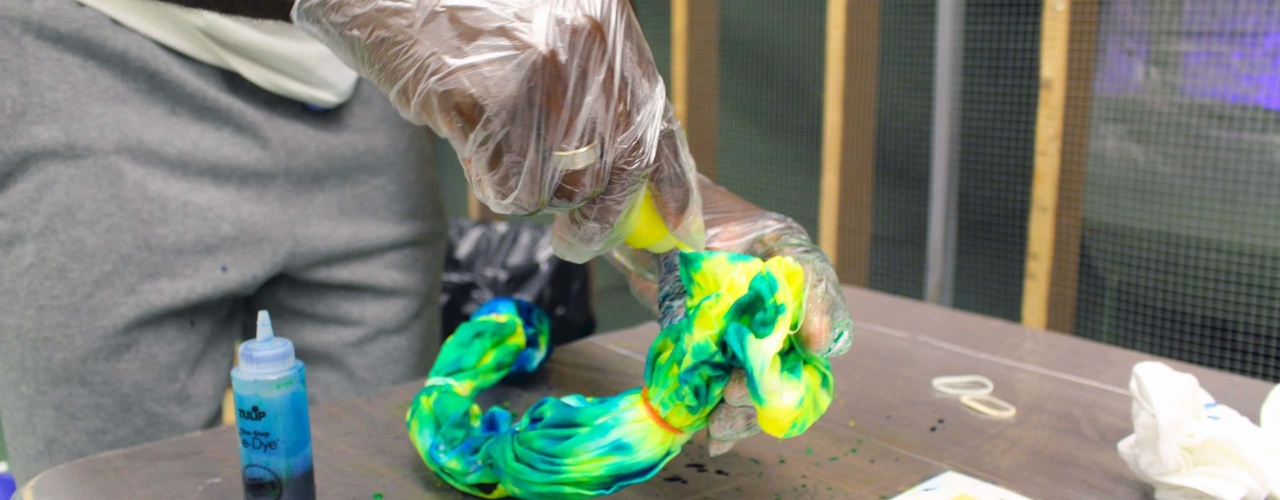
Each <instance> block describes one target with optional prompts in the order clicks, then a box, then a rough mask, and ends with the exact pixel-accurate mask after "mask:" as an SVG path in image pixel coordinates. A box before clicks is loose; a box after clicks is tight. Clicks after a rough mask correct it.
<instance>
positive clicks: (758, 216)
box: [610, 176, 853, 456]
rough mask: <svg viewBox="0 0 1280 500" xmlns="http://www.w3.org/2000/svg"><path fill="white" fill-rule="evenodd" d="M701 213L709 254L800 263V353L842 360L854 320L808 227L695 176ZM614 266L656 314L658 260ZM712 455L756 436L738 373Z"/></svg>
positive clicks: (646, 257) (716, 420)
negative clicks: (802, 293)
mask: <svg viewBox="0 0 1280 500" xmlns="http://www.w3.org/2000/svg"><path fill="white" fill-rule="evenodd" d="M698 188H699V191H700V192H701V195H702V200H703V206H702V212H703V216H704V217H705V219H704V220H705V222H706V231H707V236H706V238H707V239H706V249H707V250H719V251H727V252H736V253H743V254H749V255H754V256H757V257H760V258H765V259H767V258H770V257H775V256H780V255H785V256H789V257H791V258H793V259H795V260H796V261H797V262H799V263H800V265H801V266H802V267H803V268H804V271H805V280H806V281H807V283H806V287H805V290H806V291H805V313H804V319H803V320H802V323H801V325H800V332H799V334H798V337H799V341H800V344H801V346H802V347H803V348H804V349H807V350H808V351H809V352H812V353H815V354H818V355H822V356H828V357H830V356H838V355H841V354H844V353H845V352H846V351H848V350H849V344H850V342H851V341H852V339H853V335H852V325H853V321H852V319H850V317H849V311H848V309H847V307H846V306H845V301H844V292H843V291H842V290H841V288H840V280H839V278H838V277H837V276H836V272H835V269H834V268H833V267H832V266H831V262H830V261H829V260H828V259H827V256H826V254H824V253H823V252H822V250H821V249H820V248H818V246H817V245H815V244H814V243H813V241H812V240H810V239H809V236H808V234H806V233H805V230H804V228H802V227H800V225H799V224H797V223H796V222H795V221H793V220H791V219H790V218H788V217H786V216H783V215H780V214H777V213H773V212H769V211H767V210H764V209H762V208H760V207H757V206H755V205H752V204H751V203H750V202H747V201H746V200H743V199H742V198H739V197H737V196H735V195H734V194H733V193H730V192H729V191H728V190H726V189H724V188H722V187H720V186H717V185H715V184H714V183H712V182H711V181H710V180H709V179H707V178H706V177H703V176H698ZM612 257H613V258H612V259H611V260H610V261H611V262H612V263H614V265H615V266H616V267H618V268H620V270H622V271H623V272H624V273H625V274H626V275H627V277H628V281H629V284H630V286H631V291H632V292H633V293H634V294H635V295H636V297H637V298H638V299H639V300H640V301H641V302H642V303H644V304H645V305H647V306H649V307H650V308H651V309H653V310H654V312H655V314H656V307H657V292H658V287H657V281H656V279H657V272H658V267H657V264H656V259H654V256H653V254H650V253H647V252H643V251H639V250H634V249H630V248H626V247H619V248H618V249H617V250H615V251H614V252H613V254H612ZM708 429H709V433H710V436H711V455H712V456H716V455H720V454H723V453H725V452H727V451H729V449H730V448H732V447H733V444H734V443H736V442H737V441H739V440H741V439H744V438H746V437H749V436H752V435H755V434H758V433H759V432H760V427H759V425H758V424H757V423H756V418H755V409H754V408H753V407H752V405H751V399H750V395H749V394H748V392H747V386H746V378H745V377H744V375H743V373H742V372H741V371H737V372H735V373H733V375H732V378H731V379H730V381H729V384H728V386H726V387H725V391H724V401H723V402H721V404H720V405H719V406H717V407H716V409H715V410H713V411H712V413H711V422H710V425H709V427H708Z"/></svg>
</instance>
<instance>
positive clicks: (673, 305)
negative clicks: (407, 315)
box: [408, 252, 833, 499]
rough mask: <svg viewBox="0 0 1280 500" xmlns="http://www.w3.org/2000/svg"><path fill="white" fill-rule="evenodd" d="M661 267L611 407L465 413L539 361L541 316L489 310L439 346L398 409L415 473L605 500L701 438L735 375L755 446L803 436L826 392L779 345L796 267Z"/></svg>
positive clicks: (799, 301) (791, 319) (461, 485)
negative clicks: (759, 440) (657, 329)
mask: <svg viewBox="0 0 1280 500" xmlns="http://www.w3.org/2000/svg"><path fill="white" fill-rule="evenodd" d="M661 258H662V259H663V262H662V263H663V265H664V276H663V278H664V279H662V280H661V281H660V285H659V295H660V302H662V304H660V311H662V313H661V318H660V320H661V321H660V322H661V324H662V326H663V328H662V331H661V333H660V334H659V335H658V338H657V340H656V341H655V342H654V344H653V346H652V347H651V348H650V350H649V355H648V360H647V362H646V363H645V377H644V385H643V386H641V387H636V388H633V389H629V390H626V391H624V392H622V393H621V394H618V395H616V396H610V397H598V398H597V397H586V396H579V395H572V396H565V397H561V398H545V399H543V400H541V401H539V402H537V403H536V404H534V405H533V407H532V408H530V409H529V410H528V411H527V412H526V413H525V414H524V416H523V417H522V418H520V419H519V420H516V419H514V418H513V417H512V415H511V413H509V412H507V411H506V410H504V409H502V408H499V407H493V408H490V409H489V410H488V411H484V412H482V411H481V409H480V408H479V407H478V406H476V405H475V404H474V398H475V396H476V395H477V394H478V393H479V392H480V391H483V390H484V389H485V388H487V387H490V386H492V385H493V384H495V383H497V382H499V381H500V380H502V379H503V378H505V377H506V376H507V375H509V374H518V373H526V372H529V371H532V370H534V369H536V368H537V366H538V365H539V364H540V363H541V362H542V361H543V360H545V359H546V356H547V354H548V351H547V337H548V332H547V321H546V316H545V315H544V314H542V313H541V311H538V310H537V309H536V308H534V307H532V306H530V305H528V304H525V303H522V302H518V301H513V300H510V299H497V300H495V301H493V302H491V303H489V304H488V305H486V306H485V307H484V308H482V309H481V310H480V311H477V312H476V314H475V315H473V316H472V318H471V320H470V321H468V322H467V323H465V324H463V325H462V326H461V327H460V328H458V330H457V331H456V332H454V334H453V335H452V336H451V337H450V338H449V339H448V341H446V342H445V344H444V346H443V348H442V350H441V352H440V356H439V358H438V359H437V360H436V364H435V366H434V367H433V368H432V370H431V374H430V378H429V379H428V380H427V383H426V386H425V387H423V388H422V391H420V392H419V393H418V395H417V397H416V398H415V399H414V401H413V405H412V406H411V407H410V408H409V413H408V426H409V436H410V438H411V439H412V440H413V443H414V445H415V446H417V448H418V452H419V453H420V454H421V455H422V458H423V460H424V461H425V462H426V464H427V466H428V467H430V468H431V470H432V471H434V472H435V473H436V474H438V475H439V476H440V477H441V478H443V479H444V480H445V481H447V482H448V483H449V484H451V485H453V486H454V487H456V488H458V489H459V490H462V491H464V492H467V493H470V494H472V495H476V496H480V497H484V498H502V497H508V496H514V497H517V498H526V499H533V498H587V497H594V496H599V495H607V494H611V493H614V492H617V491H618V490H621V489H622V488H625V487H627V486H629V485H632V484H636V483H639V482H643V481H646V480H648V479H649V478H651V477H653V476H654V475H655V474H657V473H658V471H660V470H661V469H662V467H663V466H664V465H665V464H666V463H667V462H668V461H669V460H671V459H672V458H673V457H675V456H676V455H677V454H678V453H680V449H681V447H682V446H683V445H684V443H686V442H688V441H689V439H690V438H691V437H692V436H693V434H694V433H695V432H697V431H698V430H700V429H702V428H703V427H705V426H706V425H707V418H708V416H709V415H710V413H711V410H712V409H713V408H715V406H716V405H717V404H718V403H719V402H720V400H721V397H722V393H723V390H724V387H725V384H726V383H727V382H728V381H729V376H730V372H731V371H732V370H734V369H735V368H742V369H744V371H745V373H746V377H747V387H748V390H749V391H750V395H751V400H752V403H753V404H754V405H755V407H756V410H757V417H758V420H759V422H760V427H761V428H762V429H763V431H764V432H765V433H767V434H770V435H773V436H777V437H780V438H785V437H792V436H796V435H798V434H801V433H803V432H804V431H805V430H806V429H808V428H809V426H810V425H812V424H813V423H814V422H815V421H816V420H817V419H818V417H819V416H821V415H822V413H823V412H825V411H826V409H827V406H828V405H829V404H830V403H831V396H832V389H833V388H832V379H831V370H830V366H829V365H828V363H827V360H826V358H823V357H820V356H816V355H813V354H810V353H808V352H807V351H805V350H804V349H803V348H801V347H800V346H799V343H798V342H796V341H793V339H792V335H794V334H795V333H796V332H797V330H798V329H799V326H800V320H801V317H802V313H803V307H804V289H805V282H804V275H803V271H802V270H801V268H800V266H799V265H797V264H796V263H795V262H794V261H792V260H791V259H788V258H785V257H778V258H773V259H769V260H767V261H765V260H761V259H758V258H755V257H751V256H747V255H739V254H731V253H722V252H687V253H676V252H672V253H669V254H665V255H663V256H662V257H661ZM677 269H678V270H677ZM677 278H678V279H677Z"/></svg>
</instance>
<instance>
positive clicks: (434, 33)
mask: <svg viewBox="0 0 1280 500" xmlns="http://www.w3.org/2000/svg"><path fill="white" fill-rule="evenodd" d="M292 17H293V20H294V22H295V23H296V24H298V25H299V26H300V27H302V28H303V29H304V30H306V31H307V32H309V33H311V34H312V35H313V36H315V37H316V38H318V39H319V40H320V41H322V42H323V43H325V45H327V46H328V47H329V48H330V49H332V50H333V51H334V52H335V53H336V54H337V55H338V56H339V57H340V58H342V60H343V61H345V62H346V63H347V64H348V65H350V66H351V67H352V68H354V69H355V70H356V71H357V72H359V73H360V74H361V75H362V76H364V77H365V78H368V79H369V80H370V81H372V82H373V83H374V84H376V85H377V86H378V87H379V88H380V89H381V90H382V91H383V92H385V93H386V94H387V95H388V96H389V97H390V99H391V102H392V104H393V105H394V106H395V107H396V109H398V110H399V111H400V114H401V115H402V116H404V117H405V118H406V119H408V120H409V121H411V122H414V123H418V124H426V125H428V126H430V127H431V128H432V129H433V130H434V131H435V132H436V133H437V134H440V135H441V136H443V137H445V138H446V139H448V140H449V142H450V143H451V144H452V145H453V147H454V149H455V150H456V151H457V152H458V155H459V157H460V158H461V160H462V164H463V167H464V169H465V170H466V174H467V179H468V181H469V182H470V183H471V185H472V188H473V190H474V191H475V193H476V195H477V198H478V199H479V200H480V201H481V202H482V203H484V204H486V205H488V206H489V207H490V208H491V209H493V210H494V211H496V212H499V213H506V214H517V215H533V214H539V213H555V214H556V220H555V222H554V224H553V228H552V242H553V245H554V247H555V250H556V252H557V253H558V254H559V255H560V256H561V257H563V258H565V259H567V260H570V261H574V262H584V261H586V260H588V259H590V258H592V257H595V256H598V255H601V254H603V253H605V252H607V251H608V250H610V249H611V248H613V247H615V246H617V245H618V244H620V243H621V242H622V241H623V239H624V238H625V237H626V236H627V234H629V233H630V231H631V227H628V221H629V220H630V217H628V216H627V214H628V213H629V212H630V211H631V210H632V209H634V207H635V206H636V205H637V202H638V201H639V200H640V196H641V193H642V192H643V188H644V187H646V186H648V187H649V188H650V191H651V192H652V193H653V196H654V201H655V202H656V204H657V206H658V208H659V212H660V213H661V214H662V216H663V218H664V219H665V221H666V223H667V226H668V227H670V228H672V229H673V230H672V233H673V234H674V235H675V237H676V238H677V239H679V240H681V241H682V242H683V243H685V244H686V245H688V246H689V247H691V248H700V247H701V246H702V243H703V241H702V239H703V236H704V235H703V230H702V224H701V222H702V217H701V215H700V213H699V207H700V206H701V204H700V202H699V200H698V193H697V190H696V189H694V177H693V175H694V167H693V159H692V158H691V157H690V156H689V153H688V146H687V144H686V143H685V139H684V133H683V131H682V129H681V127H680V124H679V122H677V121H676V120H675V118H674V114H673V111H672V107H671V104H670V102H669V101H668V100H667V98H666V90H665V88H664V86H663V84H662V78H661V77H660V76H659V75H658V71H657V68H656V66H655V65H654V62H653V56H652V54H651V53H650V52H649V47H648V44H647V43H646V42H645V40H644V37H643V35H642V34H641V32H640V27H639V24H638V23H637V22H636V19H635V14H634V12H632V10H631V8H630V6H629V4H628V3H627V2H626V1H625V0H297V3H296V4H295V6H294V10H293V16H292Z"/></svg>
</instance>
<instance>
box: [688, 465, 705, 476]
mask: <svg viewBox="0 0 1280 500" xmlns="http://www.w3.org/2000/svg"><path fill="white" fill-rule="evenodd" d="M685 468H687V469H697V471H698V473H699V474H705V473H706V472H707V466H705V465H702V464H689V465H686V466H685Z"/></svg>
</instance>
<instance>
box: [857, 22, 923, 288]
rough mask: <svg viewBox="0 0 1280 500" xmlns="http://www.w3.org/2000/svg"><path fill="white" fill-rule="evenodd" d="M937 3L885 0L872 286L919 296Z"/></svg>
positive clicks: (881, 37) (873, 209) (880, 69)
mask: <svg viewBox="0 0 1280 500" xmlns="http://www.w3.org/2000/svg"><path fill="white" fill-rule="evenodd" d="M934 3H935V2H932V1H926V0H902V1H893V2H882V3H881V4H880V51H881V54H880V60H879V62H878V64H879V75H878V83H877V89H878V90H877V93H878V94H879V95H878V97H877V99H878V102H877V103H876V145H875V148H876V168H875V184H876V185H875V191H874V196H873V200H872V204H873V208H872V228H871V231H872V233H871V263H870V277H869V285H870V287H871V288H873V289H876V290H880V291H885V292H889V293H894V294H897V295H902V296H906V297H912V298H923V297H924V266H925V231H926V228H927V226H928V224H929V205H928V202H927V200H928V199H929V148H928V147H927V144H929V140H930V137H931V136H932V119H933V54H934V36H933V32H934V21H935V8H934ZM849 64H877V62H876V61H849Z"/></svg>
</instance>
